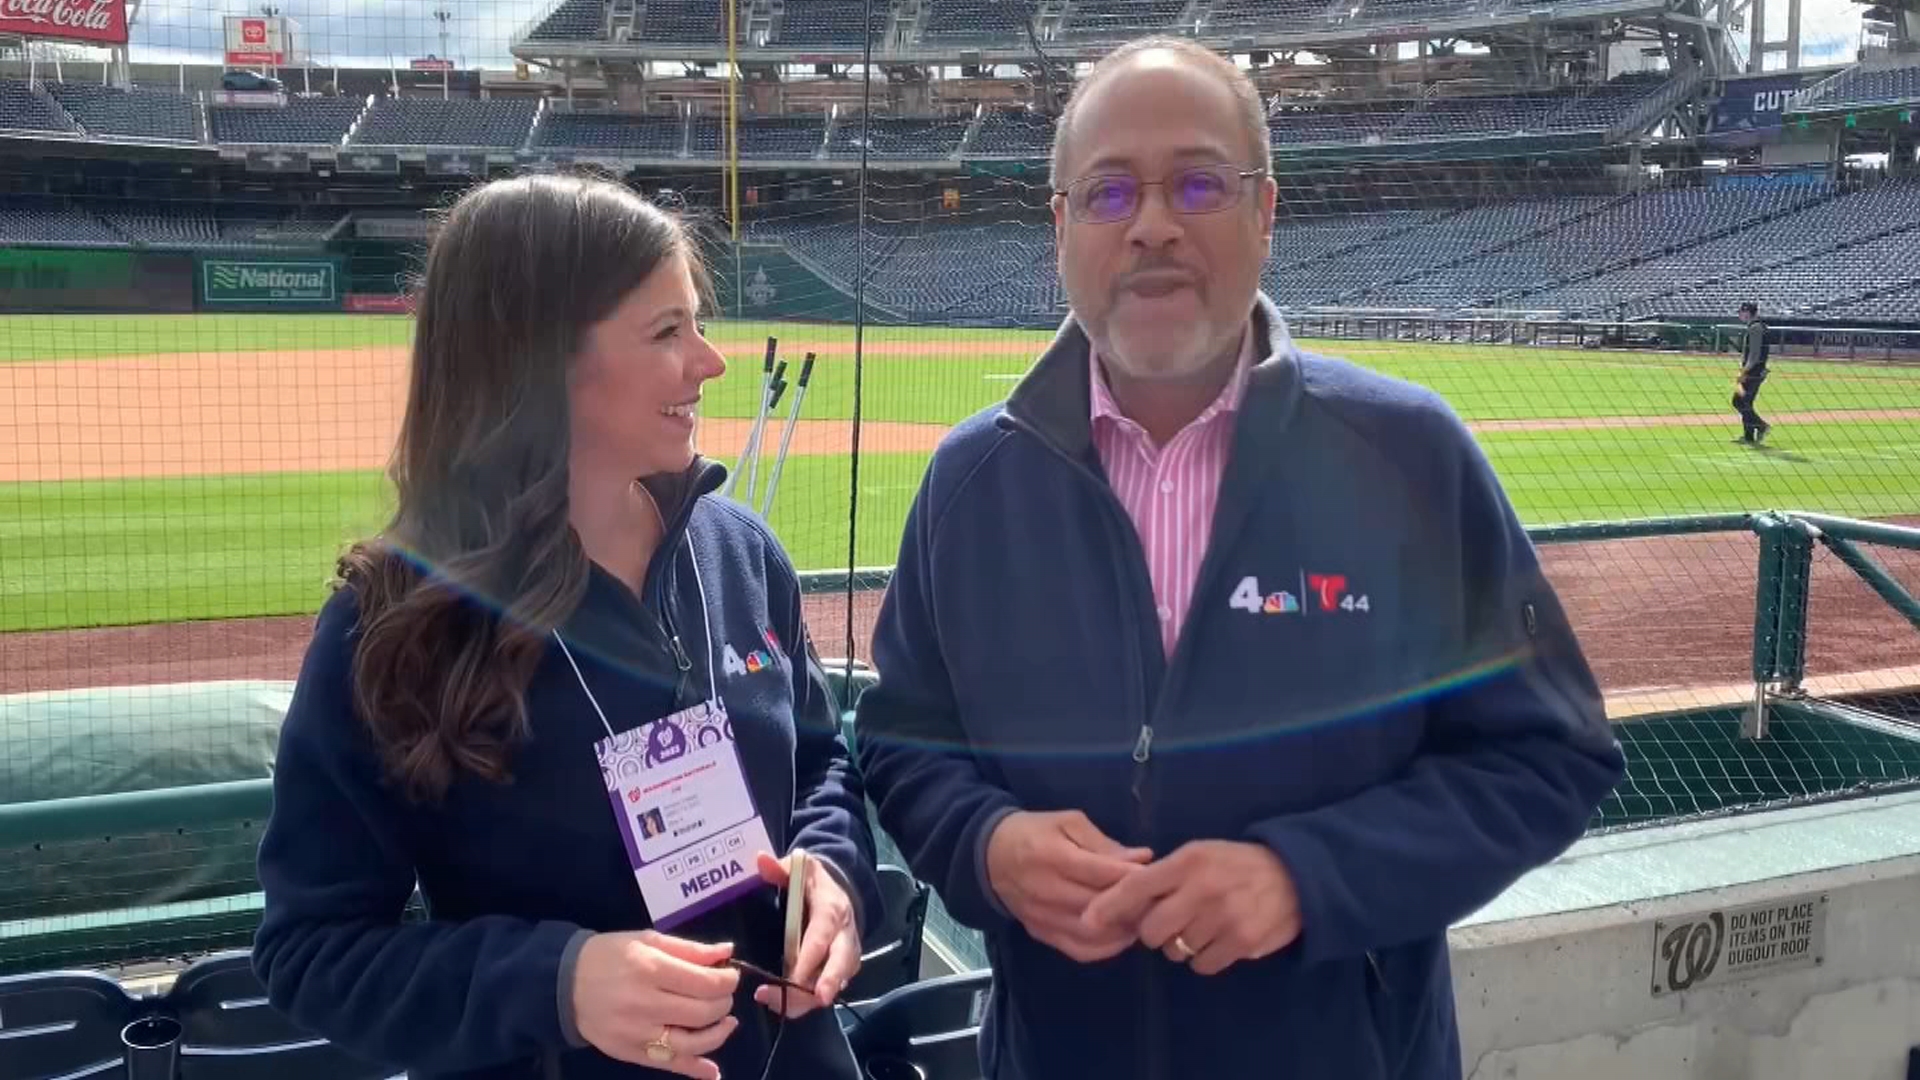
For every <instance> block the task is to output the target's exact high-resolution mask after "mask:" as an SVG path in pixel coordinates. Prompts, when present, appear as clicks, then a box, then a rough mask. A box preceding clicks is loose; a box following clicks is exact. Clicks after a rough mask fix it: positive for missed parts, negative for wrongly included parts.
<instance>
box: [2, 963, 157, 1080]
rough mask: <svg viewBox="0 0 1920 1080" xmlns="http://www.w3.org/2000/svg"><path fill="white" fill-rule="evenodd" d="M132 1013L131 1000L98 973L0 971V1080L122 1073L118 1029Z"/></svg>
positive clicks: (122, 1053) (47, 1079)
mask: <svg viewBox="0 0 1920 1080" xmlns="http://www.w3.org/2000/svg"><path fill="white" fill-rule="evenodd" d="M136 1015H137V1008H136V1004H135V1002H134V1000H133V999H132V998H130V997H128V996H127V993H126V991H125V990H123V989H121V987H120V984H119V983H117V982H114V981H113V980H112V979H109V978H107V977H106V976H104V975H96V974H94V973H92V972H84V971H52V972H46V973H42V974H33V975H8V976H0V1048H4V1052H0V1080H53V1078H55V1077H83V1076H102V1075H125V1073H124V1071H123V1066H124V1064H125V1062H126V1051H125V1048H124V1047H123V1045H122V1044H121V1041H120V1032H121V1030H122V1029H123V1028H125V1027H126V1026H127V1025H128V1024H130V1023H132V1022H133V1020H134V1018H135V1016H136ZM110 1071H112V1072H111V1073H110Z"/></svg>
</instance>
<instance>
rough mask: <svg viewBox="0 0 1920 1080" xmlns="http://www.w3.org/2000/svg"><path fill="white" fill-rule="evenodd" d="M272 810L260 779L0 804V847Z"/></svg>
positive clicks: (194, 824)
mask: <svg viewBox="0 0 1920 1080" xmlns="http://www.w3.org/2000/svg"><path fill="white" fill-rule="evenodd" d="M272 810H273V781H272V780H269V779H264V778H263V779H256V780H226V781H219V782H216V783H210V784H190V785H186V786H182V787H162V788H148V789H146V790H144V791H121V792H114V793H113V794H110V795H77V796H72V797H70V798H64V799H38V800H34V801H32V802H18V803H0V847H8V846H18V845H23V844H40V843H56V842H60V841H71V840H86V839H99V838H103V837H112V836H115V835H143V834H152V833H155V832H162V831H173V830H182V829H204V828H212V827H216V826H225V825H231V824H233V823H235V822H237V821H264V820H265V819H266V817H267V815H268V814H270V813H271V812H272Z"/></svg>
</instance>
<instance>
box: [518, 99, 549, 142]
mask: <svg viewBox="0 0 1920 1080" xmlns="http://www.w3.org/2000/svg"><path fill="white" fill-rule="evenodd" d="M548 108H549V104H548V100H547V99H546V98H545V97H542V98H541V99H540V100H539V101H538V102H535V103H534V106H533V122H532V123H530V124H528V125H527V137H526V138H524V139H522V140H520V152H521V153H523V154H532V153H538V152H539V151H537V150H535V149H534V141H533V140H534V136H536V135H538V134H539V133H540V125H541V123H542V122H544V121H545V120H546V118H547V109H548Z"/></svg>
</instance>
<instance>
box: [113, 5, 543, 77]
mask: <svg viewBox="0 0 1920 1080" xmlns="http://www.w3.org/2000/svg"><path fill="white" fill-rule="evenodd" d="M261 6H262V5H261V4H259V3H248V2H242V0H146V3H144V4H142V5H141V7H140V17H139V21H138V22H136V23H135V24H134V27H133V33H132V41H131V42H130V46H131V49H130V51H131V53H132V56H133V60H134V62H135V63H151V62H185V61H200V62H203V63H205V62H213V63H217V62H218V61H219V59H220V55H221V52H222V51H223V49H224V42H225V37H224V35H225V30H224V27H225V21H224V19H225V16H228V15H257V14H260V13H261V12H260V8H261ZM274 6H275V7H277V8H279V11H280V14H281V15H282V16H284V17H285V18H287V19H289V20H291V21H292V22H293V23H294V24H295V25H296V26H297V27H298V30H297V31H296V33H295V36H294V47H295V49H296V50H297V51H298V52H299V53H300V54H303V55H304V56H305V57H306V58H307V59H308V60H309V61H310V62H311V63H313V64H315V65H334V64H342V65H346V64H351V65H355V66H360V65H374V66H384V65H386V64H390V63H391V64H405V63H406V62H407V61H408V60H411V59H413V58H415V57H421V56H428V55H434V56H439V55H441V54H442V51H443V49H442V38H441V24H440V21H439V20H438V19H436V18H435V17H434V12H435V11H436V10H444V11H445V12H447V14H448V15H449V16H450V17H449V19H448V20H447V23H446V39H445V48H444V52H445V53H447V54H449V55H450V56H451V57H452V58H453V59H455V60H457V61H459V62H460V63H462V64H463V65H486V66H491V67H504V66H506V65H508V64H510V63H511V62H512V57H511V56H510V55H509V54H508V52H507V43H508V41H509V40H510V39H511V38H512V36H513V35H514V34H515V33H517V32H518V31H519V30H521V29H522V28H523V27H525V26H526V25H527V24H529V23H530V22H532V21H533V20H534V19H536V18H539V17H540V16H541V15H543V14H545V12H546V10H547V9H548V8H549V7H551V6H552V0H437V2H436V0H274Z"/></svg>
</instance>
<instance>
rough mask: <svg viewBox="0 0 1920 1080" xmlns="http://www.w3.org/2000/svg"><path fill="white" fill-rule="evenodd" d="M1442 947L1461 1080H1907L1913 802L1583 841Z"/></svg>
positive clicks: (1913, 1010) (1916, 839)
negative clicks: (1790, 949)
mask: <svg viewBox="0 0 1920 1080" xmlns="http://www.w3.org/2000/svg"><path fill="white" fill-rule="evenodd" d="M1803 911H1804V913H1805V916H1806V917H1805V918H1802V919H1788V920H1786V921H1785V922H1781V921H1779V920H1775V919H1773V918H1771V917H1768V916H1769V915H1771V914H1778V913H1786V914H1789V915H1791V914H1793V913H1796V912H1803ZM1756 913H1761V914H1759V915H1756ZM1716 914H1718V915H1719V916H1721V923H1720V928H1719V932H1720V934H1721V937H1720V939H1719V941H1718V942H1717V943H1714V944H1717V946H1718V947H1717V948H1714V949H1709V948H1708V947H1707V945H1708V944H1710V943H1713V942H1711V939H1712V938H1713V937H1714V934H1715V930H1714V919H1713V916H1714V915H1716ZM1736 915H1740V916H1745V918H1743V919H1741V920H1740V922H1741V924H1742V926H1743V930H1742V931H1741V932H1739V934H1738V935H1736V932H1734V931H1732V930H1731V926H1732V925H1733V923H1734V922H1735V919H1734V916H1736ZM1755 918H1760V919H1762V920H1763V921H1764V923H1765V925H1761V926H1748V925H1746V924H1747V923H1750V922H1752V921H1753V920H1754V919H1755ZM1801 922H1810V923H1814V924H1815V925H1813V926H1810V927H1807V928H1806V932H1804V933H1794V932H1792V931H1794V930H1795V929H1796V925H1795V924H1797V923H1801ZM1776 926H1779V927H1782V930H1780V931H1776V930H1775V927H1776ZM1748 939H1753V941H1752V942H1751V943H1750V942H1749V940H1748ZM1452 940H1453V964H1454V988H1455V1000H1456V1005H1457V1008H1458V1009H1459V1014H1460V1025H1461V1049H1462V1054H1463V1057H1464V1059H1465V1069H1466V1075H1467V1076H1468V1077H1470V1078H1472V1080H1531V1078H1549V1077H1550V1078H1552V1080H1621V1078H1632V1080H1908V1078H1909V1077H1910V1076H1912V1075H1913V1074H1912V1073H1911V1072H1910V1071H1909V1070H1910V1069H1911V1068H1912V1065H1910V1055H1911V1054H1912V1052H1913V1051H1912V1048H1913V1047H1915V1046H1920V793H1912V792H1910V793H1903V794H1899V795H1887V796H1878V797H1873V798H1862V799H1858V800H1853V801H1848V802H1841V803H1832V804H1827V805H1823V806H1808V807H1799V808H1794V809H1789V810H1782V811H1775V812H1769V813H1764V814H1755V815H1752V816H1745V817H1736V818H1726V819H1722V820H1717V821H1700V822H1689V823H1681V824H1674V825H1662V826H1658V827H1653V828H1648V829H1644V830H1638V831H1634V832H1627V833H1616V834H1611V835H1603V836H1596V837H1590V838H1588V839H1586V840H1583V841H1581V842H1580V843H1578V844H1576V845H1575V847H1574V848H1573V849H1572V850H1571V851H1569V852H1568V853H1567V854H1566V855H1565V856H1564V857H1563V858H1561V859H1560V860H1558V861H1556V862H1555V863H1553V864H1551V865H1549V866H1547V867H1543V868H1542V869H1540V870H1539V871H1537V872H1535V873H1533V874H1530V875H1528V876H1527V877H1526V878H1523V879H1522V880H1521V881H1520V882H1518V883H1516V884H1515V886H1514V887H1513V888H1512V889H1509V890H1508V891H1507V892H1506V893H1505V894H1503V895H1502V896H1501V897H1500V898H1499V899H1498V900H1496V901H1495V902H1494V903H1492V904H1490V905H1488V906H1487V907H1486V908H1484V909H1482V910H1481V911H1480V912H1477V913H1476V914H1475V915H1473V916H1472V917H1471V918H1469V919H1467V920H1466V921H1465V922H1463V923H1462V924H1461V925H1459V926H1457V927H1455V929H1454V931H1453V934H1452ZM1789 942H1791V943H1793V944H1796V945H1799V944H1802V943H1804V945H1805V949H1804V951H1801V952H1798V953H1797V954H1796V955H1795V956H1793V957H1791V958H1788V957H1783V956H1781V955H1779V952H1780V949H1779V946H1781V945H1784V944H1786V943H1789ZM1675 943H1677V944H1675ZM1769 945H1772V946H1775V948H1774V949H1773V950H1772V951H1771V952H1770V951H1769V950H1768V948H1767V946H1769ZM1689 946H1692V948H1689ZM1730 959H1738V960H1743V961H1746V964H1745V970H1741V968H1742V965H1741V964H1740V963H1734V964H1732V965H1731V966H1730V965H1729V963H1728V961H1729V960H1730ZM1703 969H1704V970H1703ZM1676 975H1677V976H1679V978H1678V980H1676V979H1675V976H1676ZM1674 981H1680V982H1689V981H1690V982H1691V985H1690V986H1687V987H1686V988H1683V989H1679V990H1675V989H1673V988H1672V986H1671V985H1669V984H1670V983H1672V982H1674Z"/></svg>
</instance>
